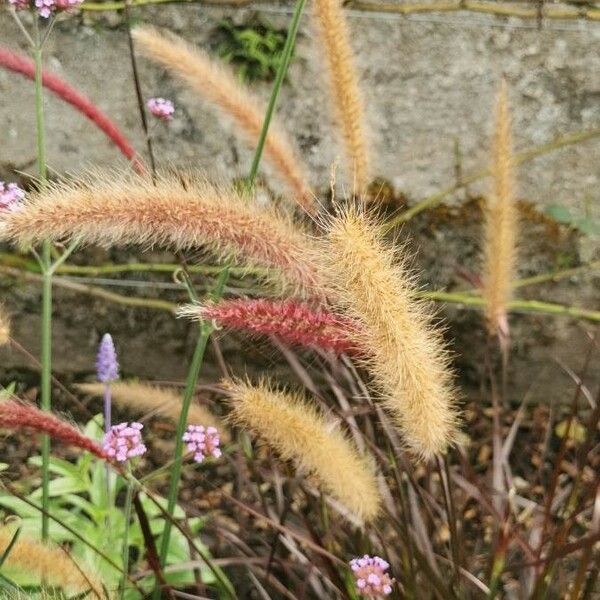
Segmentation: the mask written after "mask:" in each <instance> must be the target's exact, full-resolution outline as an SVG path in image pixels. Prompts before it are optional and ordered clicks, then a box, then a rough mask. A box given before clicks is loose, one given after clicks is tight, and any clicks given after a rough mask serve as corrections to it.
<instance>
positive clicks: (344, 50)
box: [313, 0, 370, 194]
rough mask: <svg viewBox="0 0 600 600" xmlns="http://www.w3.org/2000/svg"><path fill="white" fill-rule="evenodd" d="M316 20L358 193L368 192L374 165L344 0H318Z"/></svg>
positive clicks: (335, 108)
mask: <svg viewBox="0 0 600 600" xmlns="http://www.w3.org/2000/svg"><path fill="white" fill-rule="evenodd" d="M313 21H314V24H315V29H316V31H317V33H318V36H319V39H320V41H321V44H322V47H323V56H324V58H325V61H326V63H327V71H328V79H329V90H330V94H331V100H332V102H333V111H334V115H335V117H336V120H337V122H338V126H339V128H340V129H341V133H342V138H343V143H344V148H345V153H346V159H347V161H348V170H349V172H350V175H351V176H352V177H353V184H354V186H355V190H354V191H355V192H356V193H357V194H362V193H363V192H365V190H366V188H367V186H368V184H369V182H370V172H369V170H370V165H369V155H368V149H367V136H366V133H365V129H366V127H365V118H364V109H363V102H362V98H361V94H360V89H359V85H358V76H357V74H356V69H355V66H354V58H353V54H352V48H351V47H350V33H349V31H348V25H347V23H346V17H345V16H344V9H343V8H342V1H341V0H315V1H314V2H313Z"/></svg>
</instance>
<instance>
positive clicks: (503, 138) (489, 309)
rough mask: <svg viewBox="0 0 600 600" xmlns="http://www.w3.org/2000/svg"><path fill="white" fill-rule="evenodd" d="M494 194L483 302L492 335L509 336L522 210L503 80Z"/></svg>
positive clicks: (488, 210) (488, 215)
mask: <svg viewBox="0 0 600 600" xmlns="http://www.w3.org/2000/svg"><path fill="white" fill-rule="evenodd" d="M491 170H492V175H493V182H494V183H493V191H492V194H491V198H489V200H488V202H487V204H486V206H485V210H484V238H483V241H484V244H483V255H484V258H483V262H484V264H483V276H482V281H483V298H484V299H485V316H486V321H487V327H488V331H489V332H490V333H491V334H496V333H497V334H499V335H500V336H501V337H502V338H503V339H505V338H506V337H507V336H508V333H509V331H508V310H507V305H508V302H509V301H510V299H511V296H512V290H513V280H514V272H515V267H516V263H517V235H518V233H517V230H518V220H519V215H518V207H517V203H516V200H515V175H514V159H513V150H512V136H511V125H510V111H509V105H508V89H507V84H506V80H505V79H504V78H503V79H502V82H501V84H500V91H499V94H498V100H497V105H496V130H495V134H494V141H493V146H492V167H491Z"/></svg>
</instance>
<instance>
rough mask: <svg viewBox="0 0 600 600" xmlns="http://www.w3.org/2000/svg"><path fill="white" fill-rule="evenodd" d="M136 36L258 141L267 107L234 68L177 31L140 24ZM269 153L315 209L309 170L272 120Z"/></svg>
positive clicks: (298, 197)
mask: <svg viewBox="0 0 600 600" xmlns="http://www.w3.org/2000/svg"><path fill="white" fill-rule="evenodd" d="M133 36H134V38H135V41H136V43H137V45H138V47H139V49H140V50H141V51H142V53H143V54H145V55H146V56H148V57H149V58H151V59H152V60H154V61H156V62H158V63H160V64H162V65H163V66H165V67H166V68H167V69H168V70H169V71H170V72H172V73H176V74H177V75H178V76H179V77H180V78H181V79H182V80H183V81H184V82H185V83H186V84H188V85H189V86H190V87H191V88H192V89H194V90H195V91H196V92H198V93H199V94H200V95H201V96H202V97H203V98H205V99H206V100H208V101H209V102H211V103H213V104H214V105H216V106H217V107H219V108H220V109H221V110H222V111H223V112H224V113H226V114H227V115H229V116H230V117H231V118H232V119H233V121H234V122H235V123H236V125H238V126H239V127H240V129H241V130H243V131H244V132H245V134H246V135H247V136H248V138H249V139H250V141H251V143H252V144H254V145H255V144H256V143H257V142H258V138H259V135H260V132H261V129H262V126H263V121H264V115H265V112H266V109H265V107H263V105H262V102H261V101H260V100H258V98H256V97H255V96H254V94H253V93H252V92H251V91H250V90H249V89H247V88H246V87H244V86H242V85H241V84H240V83H239V81H238V80H237V79H236V78H235V76H234V75H233V73H232V72H231V70H229V69H226V68H225V66H224V65H221V64H219V63H217V62H216V61H214V60H213V59H212V58H211V57H210V56H209V55H208V54H207V53H206V52H204V51H203V50H201V49H200V48H197V47H195V46H192V45H191V44H188V43H187V42H186V41H185V40H183V39H181V38H180V37H177V36H175V35H173V34H171V35H169V37H165V36H164V35H162V34H160V33H159V32H158V31H157V30H156V29H154V28H152V27H137V28H136V29H135V30H134V32H133ZM265 159H266V160H267V161H269V162H270V163H271V165H272V166H273V167H274V168H275V169H276V170H277V172H278V173H279V174H280V175H281V177H282V179H283V180H284V181H285V182H286V184H287V185H288V187H289V188H290V190H291V191H292V192H293V193H294V199H295V200H296V201H297V202H298V203H299V204H300V205H301V206H302V207H303V208H304V209H305V210H306V211H308V212H310V213H313V212H315V204H314V200H313V196H312V193H311V191H310V189H309V187H308V185H307V183H306V176H305V174H304V172H305V170H304V169H303V168H302V167H301V165H300V161H299V159H298V158H297V156H296V153H295V152H294V150H293V149H292V146H291V143H290V142H289V140H288V139H287V136H286V135H285V134H284V133H283V131H282V130H281V129H280V128H279V127H278V125H277V124H276V123H271V124H270V126H269V133H268V134H267V139H266V141H265Z"/></svg>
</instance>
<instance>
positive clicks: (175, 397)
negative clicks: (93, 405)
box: [76, 381, 229, 441]
mask: <svg viewBox="0 0 600 600" xmlns="http://www.w3.org/2000/svg"><path fill="white" fill-rule="evenodd" d="M76 387H77V389H78V390H79V391H81V392H83V393H85V394H90V395H92V396H102V395H103V394H104V385H103V384H101V383H80V384H78V385H77V386H76ZM110 387H111V397H112V401H113V402H114V403H116V404H119V405H120V406H122V407H123V408H126V409H128V410H130V411H137V414H140V413H142V414H144V413H156V414H157V415H161V416H164V417H167V418H169V419H171V420H172V421H174V422H175V423H176V422H177V420H178V419H179V415H180V414H181V401H182V398H181V394H179V393H177V392H175V391H174V390H172V389H169V388H165V387H159V386H156V385H150V384H147V383H140V382H138V381H117V382H115V383H112V384H111V386H110ZM188 418H189V421H190V422H192V423H204V424H205V425H206V426H208V427H215V428H216V429H218V430H219V432H220V437H221V439H222V440H223V441H227V440H229V432H228V430H227V428H226V427H224V425H223V423H222V422H221V421H219V419H218V418H217V417H215V416H214V415H213V414H212V413H210V412H209V411H208V410H207V409H206V408H204V407H203V406H200V405H199V404H197V403H195V402H194V403H192V404H191V405H190V407H189V412H188Z"/></svg>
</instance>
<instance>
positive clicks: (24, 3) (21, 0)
mask: <svg viewBox="0 0 600 600" xmlns="http://www.w3.org/2000/svg"><path fill="white" fill-rule="evenodd" d="M8 3H9V4H10V5H11V6H12V7H13V8H14V9H15V10H25V9H26V8H29V7H30V6H31V2H30V1H29V0H8Z"/></svg>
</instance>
